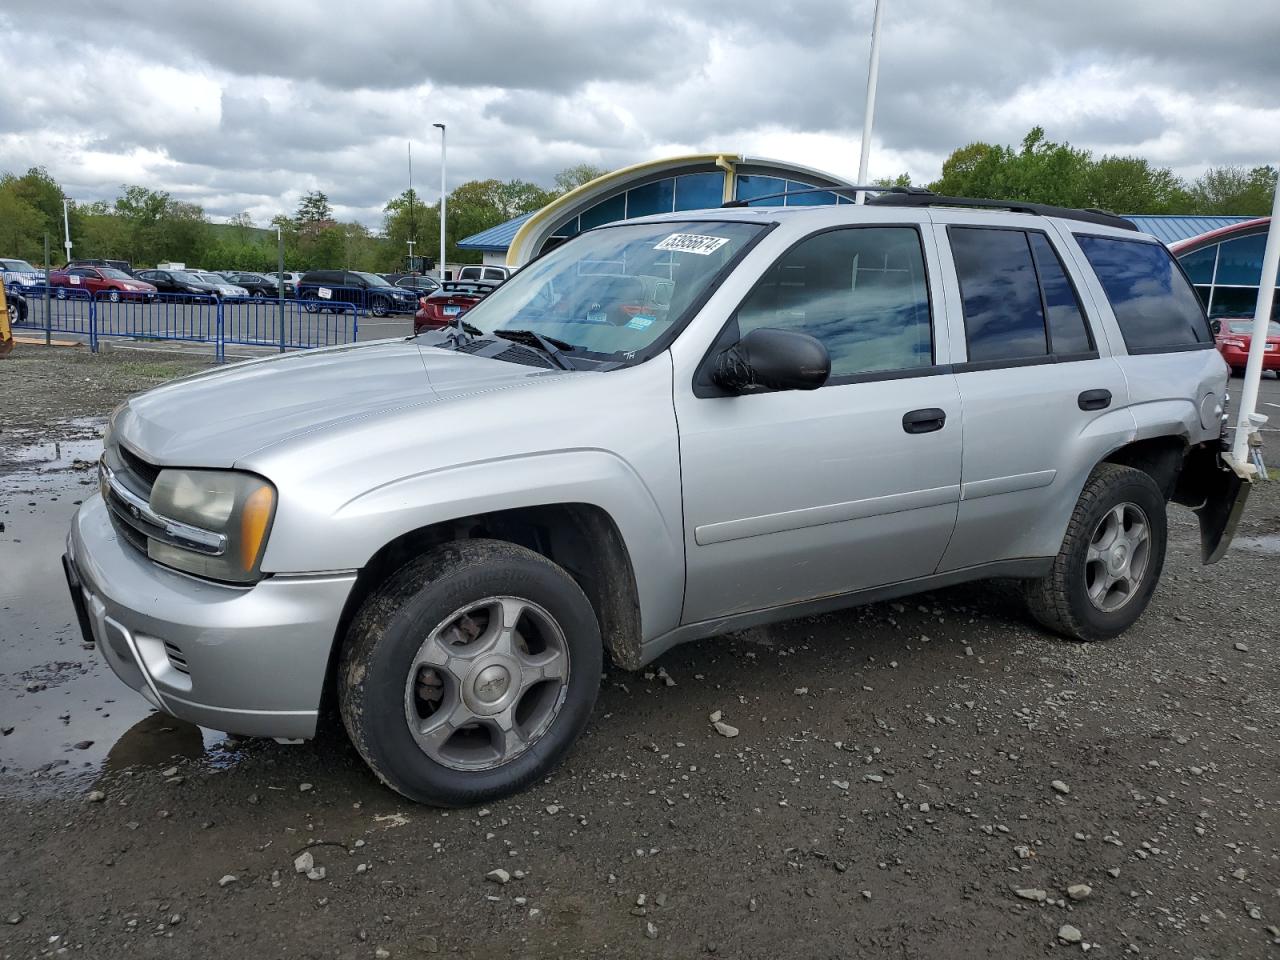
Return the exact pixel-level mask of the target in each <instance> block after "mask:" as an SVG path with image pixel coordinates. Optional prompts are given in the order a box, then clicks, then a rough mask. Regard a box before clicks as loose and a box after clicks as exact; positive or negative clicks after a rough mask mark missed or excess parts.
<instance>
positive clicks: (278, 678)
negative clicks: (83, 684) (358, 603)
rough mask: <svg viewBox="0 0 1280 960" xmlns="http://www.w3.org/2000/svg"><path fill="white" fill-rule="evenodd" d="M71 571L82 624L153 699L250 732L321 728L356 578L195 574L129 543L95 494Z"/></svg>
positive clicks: (80, 525)
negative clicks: (227, 580)
mask: <svg viewBox="0 0 1280 960" xmlns="http://www.w3.org/2000/svg"><path fill="white" fill-rule="evenodd" d="M66 566H67V579H68V583H69V584H70V586H71V589H72V594H73V598H74V597H75V596H76V592H77V591H79V598H80V600H81V601H82V602H83V607H82V609H83V612H84V617H83V618H82V625H84V626H87V629H88V631H89V633H90V635H91V637H92V639H93V641H94V642H95V644H96V645H97V648H98V650H100V651H101V653H102V656H103V658H104V659H105V660H106V661H107V664H108V665H109V666H110V667H111V669H112V671H114V672H115V674H116V676H118V677H119V678H120V679H121V680H123V681H124V682H125V683H126V684H127V685H128V686H130V687H132V688H133V689H134V690H136V691H138V692H139V693H140V694H142V696H143V697H145V698H146V699H147V700H149V701H150V702H151V703H152V704H153V705H154V706H156V707H158V708H159V709H160V710H163V711H164V712H165V713H168V714H171V715H173V716H175V717H179V718H181V719H183V720H189V721H191V722H192V723H197V724H200V725H201V726H204V727H211V728H212V729H215V730H225V731H228V732H230V733H238V734H243V735H247V736H258V737H279V738H281V739H304V738H308V737H311V736H313V735H314V734H315V728H316V718H317V717H318V715H319V709H320V699H321V695H322V693H323V689H324V681H325V674H326V671H327V670H328V666H329V654H330V652H331V650H332V646H333V642H334V635H335V632H336V628H337V624H338V621H339V619H340V617H341V616H342V610H343V606H344V605H345V604H346V601H347V597H348V595H349V594H350V592H351V587H352V584H353V583H354V582H355V575H354V574H353V573H342V574H330V575H324V576H306V577H284V576H274V577H268V578H267V579H265V580H263V581H262V582H260V583H258V584H255V585H254V586H253V587H249V588H243V587H228V586H222V585H220V584H215V583H209V582H207V581H203V580H198V579H196V578H194V577H189V576H186V575H184V574H181V573H176V572H174V571H171V570H167V569H165V568H164V567H161V566H158V565H157V564H155V563H153V562H152V561H150V560H148V559H147V558H146V557H144V556H142V555H141V554H140V553H139V552H138V551H137V550H135V549H134V548H133V547H132V546H130V545H129V544H125V543H121V542H120V540H119V539H118V538H117V535H116V531H115V528H114V527H113V526H112V525H111V520H110V517H109V516H108V512H107V508H106V505H105V504H104V503H103V501H102V497H101V496H100V495H98V494H94V495H93V496H92V497H90V498H89V499H87V500H85V502H84V504H83V505H82V506H81V507H80V510H79V511H78V512H77V513H76V516H75V519H74V520H73V521H72V525H71V533H70V535H69V536H68V537H67V556H66ZM77 608H78V609H77V612H78V613H79V612H80V609H81V604H80V603H77ZM86 622H87V623H86ZM86 639H88V638H86Z"/></svg>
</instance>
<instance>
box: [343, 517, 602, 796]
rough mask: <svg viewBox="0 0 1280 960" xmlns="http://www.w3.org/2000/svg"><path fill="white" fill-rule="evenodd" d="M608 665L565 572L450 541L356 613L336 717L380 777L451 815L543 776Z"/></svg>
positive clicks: (502, 549) (564, 747) (571, 735)
mask: <svg viewBox="0 0 1280 960" xmlns="http://www.w3.org/2000/svg"><path fill="white" fill-rule="evenodd" d="M602 663H603V649H602V645H601V641H600V628H599V625H598V623H597V621H596V617H595V612H594V610H593V609H592V607H591V603H590V601H588V600H587V598H586V595H585V594H583V592H582V589H581V588H580V587H579V586H578V584H577V583H576V582H575V581H574V580H573V578H572V577H570V576H569V574H568V573H566V572H565V570H564V569H563V568H561V567H560V566H558V565H556V564H555V563H552V562H551V561H550V560H548V559H547V558H545V557H543V556H541V555H539V554H536V553H534V552H532V551H531V550H527V549H525V548H524V547H520V546H516V545H514V544H510V543H505V542H501V541H496V540H464V541H458V542H455V543H449V544H445V545H443V546H440V547H438V548H436V549H434V550H432V551H430V552H429V553H426V554H424V555H423V556H421V557H419V558H418V559H416V560H413V561H411V562H410V563H408V564H407V565H406V566H404V567H402V568H401V569H400V570H399V571H398V572H397V573H395V574H394V575H393V576H392V577H391V579H390V580H389V581H387V583H385V584H384V585H383V586H382V587H381V588H380V589H379V590H378V591H376V592H375V593H374V594H373V595H372V596H371V597H370V598H369V599H368V600H367V601H366V602H365V603H364V605H363V606H362V607H361V609H360V611H359V613H358V614H357V615H356V618H355V620H354V622H353V623H352V625H351V628H350V630H349V631H348V634H347V638H346V643H345V645H344V647H343V650H342V660H341V666H340V669H339V671H338V683H339V689H338V699H339V707H340V710H341V713H342V719H343V723H344V725H345V726H346V729H347V733H348V735H349V736H350V738H351V742H352V743H353V744H354V745H355V747H356V750H358V751H359V753H360V755H361V756H362V757H363V758H364V759H365V762H367V763H368V764H369V767H370V768H371V769H372V770H373V772H374V773H375V774H376V775H377V776H378V778H379V779H381V780H382V781H383V783H385V784H387V785H388V786H389V787H391V788H392V789H394V790H396V791H398V792H399V793H401V794H403V795H404V796H406V797H408V798H410V799H412V800H416V801H419V802H421V803H429V804H434V805H436V806H445V807H455V806H464V805H468V804H474V803H483V802H485V801H488V800H492V799H494V798H497V797H501V796H505V795H507V794H510V793H514V792H516V791H518V790H520V789H522V788H524V787H526V786H528V785H529V784H531V783H533V782H534V781H536V780H538V779H540V778H542V777H544V776H546V775H547V773H548V772H549V771H550V770H552V769H553V768H554V767H555V766H556V764H557V763H559V761H560V760H561V758H563V757H564V755H565V754H566V753H567V752H568V750H569V748H570V747H571V746H572V744H573V742H574V741H575V740H576V739H577V738H578V735H579V734H580V733H581V732H582V730H583V729H584V728H585V727H586V725H587V721H588V719H589V717H590V715H591V709H592V707H593V706H594V705H595V699H596V693H597V690H598V688H599V683H600V670H601V667H602Z"/></svg>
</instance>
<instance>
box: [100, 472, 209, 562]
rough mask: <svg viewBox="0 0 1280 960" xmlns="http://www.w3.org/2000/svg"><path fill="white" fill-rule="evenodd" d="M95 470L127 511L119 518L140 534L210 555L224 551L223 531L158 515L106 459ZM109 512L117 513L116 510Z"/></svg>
mask: <svg viewBox="0 0 1280 960" xmlns="http://www.w3.org/2000/svg"><path fill="white" fill-rule="evenodd" d="M98 470H99V475H100V477H101V480H102V482H103V483H104V484H106V486H107V489H108V490H109V491H110V493H111V496H113V497H116V498H117V499H119V500H120V501H121V502H122V503H123V504H124V506H125V509H126V510H127V514H125V515H121V516H120V519H122V520H124V521H125V522H126V523H129V525H130V526H132V527H133V528H134V529H136V530H137V531H138V532H139V533H142V534H144V535H145V536H149V537H154V538H155V539H157V540H161V541H163V542H165V543H168V544H171V545H173V546H175V547H182V548H183V549H186V550H192V551H194V552H196V553H201V554H204V555H205V556H209V557H220V556H222V555H223V554H224V553H226V552H227V538H226V535H225V534H221V533H215V532H214V531H212V530H205V529H203V528H202V527H194V526H192V525H191V524H189V523H182V522H181V521H179V520H170V519H169V518H168V517H163V516H161V515H160V514H158V513H156V512H155V511H154V510H152V509H151V504H150V503H148V502H147V501H146V500H143V499H142V498H141V497H140V496H138V495H137V494H136V493H134V492H133V491H132V490H130V489H129V488H128V487H126V486H125V485H124V484H123V483H121V482H120V481H119V480H118V479H117V478H116V475H115V473H114V472H113V471H112V469H111V468H110V467H108V466H107V464H106V461H105V460H99V461H98ZM107 506H111V500H110V497H109V498H107ZM112 512H113V513H116V514H117V515H120V511H119V510H113V511H112Z"/></svg>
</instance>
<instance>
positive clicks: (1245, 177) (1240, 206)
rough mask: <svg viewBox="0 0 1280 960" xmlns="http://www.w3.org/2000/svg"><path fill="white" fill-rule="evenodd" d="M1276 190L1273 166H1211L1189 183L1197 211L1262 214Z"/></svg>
mask: <svg viewBox="0 0 1280 960" xmlns="http://www.w3.org/2000/svg"><path fill="white" fill-rule="evenodd" d="M1275 189H1276V168H1275V167H1271V166H1266V167H1254V168H1253V169H1251V170H1245V169H1244V168H1243V167H1230V166H1228V167H1210V168H1209V169H1208V170H1206V171H1205V172H1204V174H1203V175H1202V176H1200V177H1199V178H1198V179H1197V180H1196V181H1195V182H1194V183H1193V184H1192V185H1191V191H1190V194H1191V203H1192V208H1193V210H1194V212H1196V213H1202V214H1218V215H1222V216H1237V217H1264V216H1266V215H1267V214H1268V213H1270V212H1271V205H1272V203H1273V202H1274V200H1275Z"/></svg>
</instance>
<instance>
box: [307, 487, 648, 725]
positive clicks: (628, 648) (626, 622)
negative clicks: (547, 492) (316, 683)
mask: <svg viewBox="0 0 1280 960" xmlns="http://www.w3.org/2000/svg"><path fill="white" fill-rule="evenodd" d="M481 538H483V539H488V540H502V541H505V542H508V543H514V544H518V545H519V546H522V547H526V548H527V549H529V550H532V551H533V552H535V553H537V554H540V555H541V556H544V557H546V558H547V559H548V560H550V561H552V562H553V563H556V564H558V565H559V566H561V567H563V568H564V569H565V571H566V572H568V574H569V576H571V577H572V578H573V579H574V581H575V582H576V583H577V584H578V586H579V587H581V588H582V592H583V593H585V594H586V596H587V599H588V601H590V603H591V607H592V609H593V610H595V613H596V619H597V620H598V622H599V624H600V635H601V637H602V638H603V640H604V644H605V648H606V650H607V651H608V653H609V655H610V656H611V657H612V658H613V660H614V662H615V663H617V664H618V666H620V667H622V668H624V669H627V670H636V669H639V667H640V657H641V654H640V645H641V639H642V632H641V613H640V599H639V593H638V591H637V588H636V577H635V570H634V567H633V565H632V560H631V555H630V552H629V551H628V550H627V545H626V542H625V541H624V539H623V537H622V533H621V531H620V530H619V528H618V525H617V523H616V522H615V521H614V519H613V517H612V516H610V515H609V513H608V511H606V510H605V509H604V508H602V507H599V506H597V505H595V504H591V503H554V504H541V505H536V506H525V507H515V508H512V509H508V510H495V511H491V512H487V513H477V514H470V515H467V516H461V517H455V518H452V519H448V520H441V521H437V522H434V523H431V524H428V525H426V526H423V527H418V528H417V529H415V530H410V531H409V532H407V533H404V534H401V535H400V536H397V537H396V538H395V539H393V540H391V541H389V542H388V543H386V544H384V545H383V546H382V547H381V548H379V549H378V550H377V551H376V552H375V553H374V554H373V556H372V557H370V558H369V560H368V562H367V563H366V564H365V565H364V566H363V567H362V568H361V569H360V571H359V573H358V574H357V576H356V582H355V585H354V586H353V587H352V589H351V593H350V595H349V596H348V598H347V602H346V605H345V607H344V608H343V611H342V616H341V618H340V619H339V621H338V625H337V629H336V631H335V634H334V639H333V643H332V645H331V650H330V654H329V666H328V670H327V674H326V681H325V686H324V702H323V704H322V708H323V710H324V712H325V713H327V714H331V713H332V709H333V707H334V706H335V701H334V695H335V686H334V680H335V671H336V669H337V664H338V660H339V658H340V656H341V651H342V645H343V643H344V642H345V640H346V634H347V630H348V628H349V627H350V625H351V622H352V620H353V619H354V618H355V616H356V613H357V612H358V611H359V609H360V607H361V605H362V604H363V603H364V601H365V600H366V599H367V598H368V597H369V596H370V595H371V594H372V593H373V592H374V591H375V590H377V588H378V586H379V585H380V584H382V583H384V582H385V581H386V579H387V578H388V577H390V576H391V575H392V574H393V573H395V571H396V570H399V569H400V568H401V567H402V566H404V564H406V563H408V562H409V561H410V560H412V559H413V558H414V557H417V556H419V555H421V554H422V553H423V552H425V551H427V550H430V549H432V548H433V547H436V546H439V545H440V544H443V543H448V542H451V541H456V540H469V539H481Z"/></svg>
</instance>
